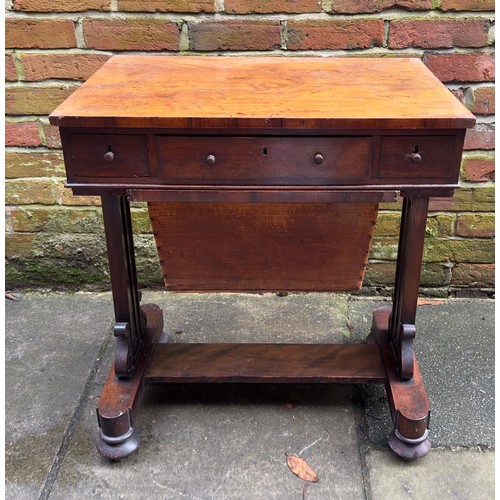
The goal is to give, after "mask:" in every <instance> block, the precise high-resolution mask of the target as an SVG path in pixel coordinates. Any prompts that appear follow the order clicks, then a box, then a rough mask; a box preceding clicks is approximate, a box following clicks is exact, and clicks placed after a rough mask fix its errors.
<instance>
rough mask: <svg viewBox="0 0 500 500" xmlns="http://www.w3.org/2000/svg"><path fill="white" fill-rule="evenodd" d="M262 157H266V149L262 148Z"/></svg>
mask: <svg viewBox="0 0 500 500" xmlns="http://www.w3.org/2000/svg"><path fill="white" fill-rule="evenodd" d="M262 156H267V148H262Z"/></svg>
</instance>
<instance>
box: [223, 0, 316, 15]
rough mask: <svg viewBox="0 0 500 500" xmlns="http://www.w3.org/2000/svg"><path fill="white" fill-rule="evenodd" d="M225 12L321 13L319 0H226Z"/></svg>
mask: <svg viewBox="0 0 500 500" xmlns="http://www.w3.org/2000/svg"><path fill="white" fill-rule="evenodd" d="M224 8H225V11H226V12H227V13H229V14H251V13H253V12H255V13H258V14H273V13H281V12H284V13H287V14H301V13H306V12H321V1H319V0H264V1H262V0H226V1H225V3H224Z"/></svg>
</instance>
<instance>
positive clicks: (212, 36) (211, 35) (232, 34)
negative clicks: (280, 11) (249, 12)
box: [188, 20, 281, 51]
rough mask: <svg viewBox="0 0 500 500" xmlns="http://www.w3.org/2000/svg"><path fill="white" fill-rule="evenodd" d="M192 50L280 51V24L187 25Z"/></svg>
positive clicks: (199, 23)
mask: <svg viewBox="0 0 500 500" xmlns="http://www.w3.org/2000/svg"><path fill="white" fill-rule="evenodd" d="M188 27H189V39H190V44H189V45H190V48H191V49H192V50H199V51H210V50H273V49H277V48H279V47H280V44H281V34H280V30H281V28H280V23H279V21H276V20H266V21H254V20H247V21H239V20H238V21H232V20H231V21H218V22H217V21H206V22H190V23H188Z"/></svg>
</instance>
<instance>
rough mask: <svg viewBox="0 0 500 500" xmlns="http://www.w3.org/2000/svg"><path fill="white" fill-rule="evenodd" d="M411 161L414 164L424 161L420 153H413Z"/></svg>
mask: <svg viewBox="0 0 500 500" xmlns="http://www.w3.org/2000/svg"><path fill="white" fill-rule="evenodd" d="M410 158H411V161H412V162H413V163H420V162H421V161H422V157H421V156H420V153H412V154H411V155H410Z"/></svg>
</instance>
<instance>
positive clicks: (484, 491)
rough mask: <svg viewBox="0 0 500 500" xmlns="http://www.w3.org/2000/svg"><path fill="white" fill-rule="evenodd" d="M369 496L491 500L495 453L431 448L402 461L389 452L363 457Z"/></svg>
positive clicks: (376, 498)
mask: <svg viewBox="0 0 500 500" xmlns="http://www.w3.org/2000/svg"><path fill="white" fill-rule="evenodd" d="M366 461H367V465H368V474H369V482H370V486H371V498H372V499H373V500H386V499H387V498H390V499H394V500H398V499H407V498H415V499H430V498H439V499H443V500H445V499H453V500H470V499H472V498H473V499H474V500H490V499H492V498H495V454H494V453H493V452H491V451H486V452H484V451H476V450H460V451H451V450H446V451H444V450H432V451H431V453H429V454H428V455H427V456H426V457H424V458H423V459H420V460H416V461H412V462H405V461H401V460H399V459H398V458H397V457H396V456H395V455H394V454H393V453H391V452H389V451H381V450H372V451H370V452H369V453H368V455H367V457H366Z"/></svg>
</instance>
